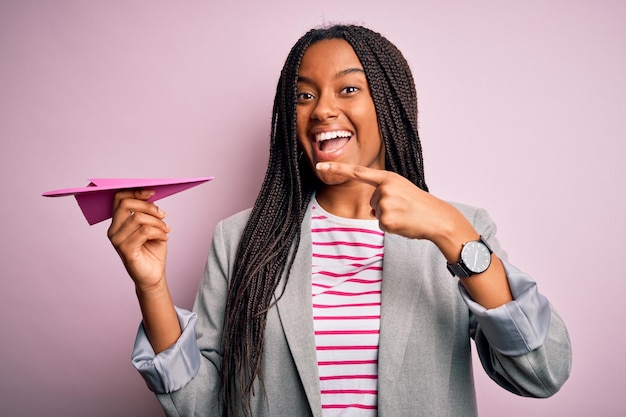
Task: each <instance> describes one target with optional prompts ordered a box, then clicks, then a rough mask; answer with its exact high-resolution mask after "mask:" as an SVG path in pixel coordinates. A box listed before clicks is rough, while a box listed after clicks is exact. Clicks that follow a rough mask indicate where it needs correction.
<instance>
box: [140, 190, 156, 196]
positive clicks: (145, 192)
mask: <svg viewBox="0 0 626 417" xmlns="http://www.w3.org/2000/svg"><path fill="white" fill-rule="evenodd" d="M141 195H142V196H144V197H152V196H153V195H154V191H152V190H141Z"/></svg>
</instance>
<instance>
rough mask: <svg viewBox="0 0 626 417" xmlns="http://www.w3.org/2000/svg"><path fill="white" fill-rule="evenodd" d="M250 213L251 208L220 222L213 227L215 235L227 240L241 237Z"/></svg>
mask: <svg viewBox="0 0 626 417" xmlns="http://www.w3.org/2000/svg"><path fill="white" fill-rule="evenodd" d="M251 212H252V208H247V209H245V210H242V211H240V212H238V213H235V214H233V215H231V216H229V217H226V218H225V219H222V220H220V221H219V222H218V223H217V225H216V226H215V234H219V235H221V236H222V238H225V239H227V240H228V238H229V237H239V236H241V234H242V233H243V229H244V228H245V227H246V223H247V222H248V219H249V218H250V213H251Z"/></svg>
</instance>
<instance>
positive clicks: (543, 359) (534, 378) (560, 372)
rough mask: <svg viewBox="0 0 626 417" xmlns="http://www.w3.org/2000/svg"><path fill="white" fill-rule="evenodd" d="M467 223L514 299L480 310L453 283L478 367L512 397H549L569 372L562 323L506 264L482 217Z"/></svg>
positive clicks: (569, 356)
mask: <svg viewBox="0 0 626 417" xmlns="http://www.w3.org/2000/svg"><path fill="white" fill-rule="evenodd" d="M470 220H472V221H473V224H474V227H475V228H476V230H477V231H478V232H479V233H480V234H481V235H482V236H483V238H485V239H486V240H487V242H488V243H489V245H490V246H491V248H492V249H493V251H494V253H495V254H496V255H497V256H498V257H499V258H500V259H501V260H502V261H503V264H504V268H505V271H506V274H507V278H508V280H509V286H510V287H511V292H512V294H513V298H514V300H513V301H511V302H509V303H507V304H505V305H503V306H500V307H498V308H495V309H485V308H484V307H482V306H481V305H479V304H477V303H476V302H474V301H473V300H472V299H471V297H470V296H469V294H468V293H467V291H465V289H464V288H463V286H462V285H461V284H460V283H459V289H460V291H461V295H462V297H463V299H464V300H465V303H466V304H467V306H468V308H469V310H470V334H471V336H472V337H473V338H474V340H475V343H476V348H477V352H478V356H479V358H480V360H481V364H482V366H483V368H484V369H485V371H486V372H487V374H488V375H489V377H490V378H491V379H493V380H494V381H495V382H497V383H498V384H499V385H500V386H502V387H504V388H505V389H507V390H509V391H511V392H513V393H515V394H518V395H522V396H529V397H540V398H544V397H549V396H551V395H553V394H555V393H556V392H557V391H558V390H559V389H560V388H561V386H562V385H563V384H564V383H565V381H566V380H567V379H568V377H569V374H570V370H571V360H572V353H571V344H570V338H569V335H568V332H567V328H566V327H565V323H564V322H563V320H562V319H561V317H559V315H558V314H557V313H556V311H555V310H554V309H553V307H552V306H551V304H550V302H549V301H548V299H547V298H546V297H545V296H544V295H542V294H541V293H540V292H539V290H538V287H537V283H536V282H535V281H534V280H533V279H532V278H531V277H530V276H529V275H528V274H526V273H524V272H522V271H520V270H519V269H517V268H516V267H515V266H513V265H511V264H510V263H509V262H508V260H507V258H508V257H507V254H506V252H504V251H503V250H502V248H501V247H500V243H499V242H498V240H497V239H496V237H495V233H496V226H495V224H494V222H493V221H492V220H491V218H490V217H489V215H488V214H487V212H486V211H484V210H477V211H476V212H475V215H474V216H473V218H472V219H470Z"/></svg>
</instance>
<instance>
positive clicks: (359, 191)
mask: <svg viewBox="0 0 626 417" xmlns="http://www.w3.org/2000/svg"><path fill="white" fill-rule="evenodd" d="M374 190H375V188H374V187H373V186H371V185H369V184H364V183H359V182H351V183H346V184H341V185H326V186H323V187H321V188H320V189H318V190H317V192H316V194H315V198H316V199H317V202H318V203H319V204H320V205H321V206H322V208H323V209H324V210H326V211H327V212H329V213H332V214H334V215H335V216H339V217H345V218H350V219H375V218H376V217H375V216H374V214H373V212H372V206H370V200H371V198H372V194H373V193H374Z"/></svg>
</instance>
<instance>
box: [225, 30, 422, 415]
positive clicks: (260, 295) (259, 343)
mask: <svg viewBox="0 0 626 417" xmlns="http://www.w3.org/2000/svg"><path fill="white" fill-rule="evenodd" d="M334 38H339V39H345V40H346V41H348V42H349V43H350V44H351V45H352V47H353V49H354V50H355V52H356V54H357V56H358V57H359V60H360V61H361V63H362V65H363V68H364V70H365V74H366V77H367V79H368V82H369V83H370V91H371V92H372V99H373V101H374V105H375V108H376V114H377V117H378V122H379V126H380V130H381V134H382V138H383V141H384V145H385V152H386V156H385V167H386V169H388V170H391V171H395V172H398V173H400V174H401V175H403V176H405V177H406V178H408V179H409V180H410V181H412V182H413V183H414V184H416V185H417V186H418V187H420V188H422V189H423V190H425V191H427V190H428V188H427V186H426V183H425V180H424V169H423V162H422V150H421V145H420V141H419V136H418V133H417V98H416V94H415V85H414V81H413V77H412V75H411V71H410V69H409V67H408V64H407V62H406V60H405V59H404V57H403V56H402V54H401V53H400V51H398V50H397V48H396V47H395V46H394V45H392V44H391V43H390V42H389V41H388V40H386V39H385V38H384V37H382V36H381V35H380V34H378V33H376V32H373V31H371V30H369V29H366V28H363V27H359V26H339V25H338V26H332V27H329V28H325V29H314V30H311V31H309V32H308V33H306V34H305V35H304V36H303V37H302V38H300V39H299V40H298V42H297V43H296V44H295V45H294V46H293V48H292V49H291V51H290V53H289V55H288V57H287V60H286V61H285V65H284V67H283V70H282V72H281V76H280V79H279V82H278V85H277V88H276V95H275V98H274V106H273V113H272V127H271V134H270V139H271V140H270V156H269V162H268V167H267V171H266V174H265V178H264V180H263V184H262V186H261V190H260V192H259V195H258V197H257V200H256V202H255V204H254V206H253V208H252V211H251V214H250V218H249V220H248V223H247V224H246V227H245V229H244V231H243V234H242V236H241V241H240V243H239V247H238V249H237V255H236V259H235V264H234V269H233V273H232V276H231V277H230V283H229V292H228V296H227V300H226V310H225V316H224V330H223V341H222V343H223V361H222V369H221V374H222V395H223V401H224V403H225V405H226V407H225V410H224V411H225V414H226V415H235V414H236V412H237V409H239V408H241V410H242V411H243V413H244V415H245V416H250V415H251V413H252V411H251V409H250V399H251V397H252V396H253V395H255V394H256V393H255V392H254V387H253V384H254V381H255V380H256V379H257V378H258V380H259V382H260V383H261V386H263V374H262V357H263V348H264V333H265V324H266V318H267V311H268V309H269V308H271V306H272V305H273V304H272V303H273V302H276V301H275V300H274V293H275V291H276V289H277V287H278V284H279V282H280V279H281V277H283V276H284V277H285V279H287V278H288V277H289V270H290V269H291V266H292V264H293V261H294V257H295V253H296V251H297V249H298V245H299V242H300V233H301V229H300V228H301V224H302V221H303V218H304V214H305V212H306V209H307V206H308V203H309V201H310V199H311V196H312V194H313V192H314V190H315V188H316V186H317V185H318V180H317V178H316V176H315V174H314V173H313V172H312V171H311V168H310V167H309V166H308V164H306V162H303V161H300V160H299V156H298V153H299V150H298V145H297V137H296V88H297V76H298V69H299V67H300V62H301V60H302V56H303V55H304V52H305V51H306V49H307V48H308V46H309V45H311V44H313V43H315V42H317V41H320V40H323V39H334ZM285 284H286V283H285Z"/></svg>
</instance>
